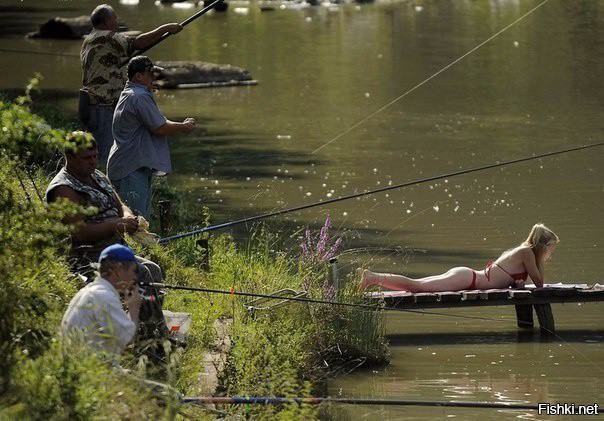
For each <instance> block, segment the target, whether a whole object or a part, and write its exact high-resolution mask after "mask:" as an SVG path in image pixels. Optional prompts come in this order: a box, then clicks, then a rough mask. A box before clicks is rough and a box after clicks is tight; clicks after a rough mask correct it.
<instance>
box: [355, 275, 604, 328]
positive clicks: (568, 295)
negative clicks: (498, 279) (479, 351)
mask: <svg viewBox="0 0 604 421" xmlns="http://www.w3.org/2000/svg"><path fill="white" fill-rule="evenodd" d="M365 296H366V297H367V298H370V299H371V300H373V301H379V302H382V303H383V304H384V306H385V307H387V308H389V309H398V310H422V309H434V308H458V307H482V306H504V305H513V306H515V308H516V318H517V321H518V327H519V328H532V327H533V325H534V323H533V308H534V309H535V313H536V314H537V318H538V320H539V326H540V328H541V332H542V333H553V332H554V331H555V321H554V315H553V313H552V308H551V304H555V303H586V302H598V301H604V286H601V285H598V284H596V285H595V286H593V287H591V288H588V286H587V285H585V284H564V285H563V284H548V285H545V286H544V287H543V288H527V289H509V288H508V289H488V290H468V291H458V292H451V291H446V292H420V293H411V292H406V291H380V292H367V293H365Z"/></svg>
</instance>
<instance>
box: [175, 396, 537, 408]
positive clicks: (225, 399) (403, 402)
mask: <svg viewBox="0 0 604 421" xmlns="http://www.w3.org/2000/svg"><path fill="white" fill-rule="evenodd" d="M182 403H185V404H186V403H193V404H216V403H219V404H259V405H283V404H292V403H295V404H299V405H300V404H307V405H320V404H322V403H347V404H354V405H398V406H436V407H449V408H491V409H523V410H527V409H528V410H533V411H535V410H538V409H539V405H538V404H531V403H526V404H522V403H520V404H519V403H507V402H471V401H467V402H455V401H423V400H422V401H420V400H407V399H368V398H318V397H310V398H282V397H271V396H217V397H214V396H207V397H206V396H199V397H184V398H182Z"/></svg>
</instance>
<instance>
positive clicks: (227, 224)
mask: <svg viewBox="0 0 604 421" xmlns="http://www.w3.org/2000/svg"><path fill="white" fill-rule="evenodd" d="M602 145H604V142H599V143H592V144H589V145H582V146H576V147H573V148H567V149H562V150H558V151H554V152H547V153H542V154H539V155H533V156H529V157H524V158H517V159H512V160H509V161H503V162H496V163H493V164H488V165H483V166H480V167H474V168H467V169H463V170H459V171H453V172H450V173H446V174H441V175H436V176H433V177H427V178H421V179H418V180H413V181H409V182H406V183H401V184H396V185H394V186H387V187H381V188H379V189H375V190H369V191H364V192H362V193H354V194H349V195H346V196H341V197H337V198H335V199H328V200H324V201H321V202H315V203H309V204H307V205H301V206H296V207H292V208H288V209H282V210H278V211H275V212H269V213H265V214H261V215H256V216H251V217H249V218H242V219H238V220H235V221H231V222H224V223H222V224H217V225H212V226H209V227H205V228H200V229H197V230H193V231H189V232H185V233H182V234H177V235H172V236H170V237H165V238H161V239H160V240H159V241H158V243H159V244H165V243H169V242H170V241H174V240H178V239H180V238H185V237H190V236H192V235H197V234H202V233H204V232H209V231H215V230H218V229H222V228H228V227H232V226H234V225H239V224H244V223H247V222H253V221H259V220H261V219H266V218H270V217H273V216H278V215H284V214H287V213H291V212H296V211H301V210H305V209H310V208H314V207H317V206H325V205H329V204H332V203H336V202H341V201H344V200H349V199H356V198H357V197H363V196H369V195H372V194H376V193H382V192H385V191H389V190H394V189H400V188H403V187H409V186H415V185H418V184H423V183H428V182H431V181H436V180H441V179H443V178H450V177H455V176H458V175H463V174H470V173H473V172H478V171H484V170H488V169H492V168H498V167H503V166H506V165H512V164H518V163H520V162H526V161H532V160H535V159H539V158H545V157H550V156H554V155H560V154H564V153H568V152H575V151H580V150H583V149H589V148H595V147H597V146H602Z"/></svg>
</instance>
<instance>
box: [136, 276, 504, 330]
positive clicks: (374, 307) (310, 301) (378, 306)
mask: <svg viewBox="0 0 604 421" xmlns="http://www.w3.org/2000/svg"><path fill="white" fill-rule="evenodd" d="M139 285H140V286H141V287H155V288H167V289H177V290H184V291H193V292H207V293H210V294H223V295H239V296H243V297H255V298H270V299H275V300H283V301H287V300H289V301H298V302H302V303H308V304H325V305H332V306H338V307H353V308H362V309H366V310H371V311H376V310H383V311H402V312H406V313H414V314H421V315H431V316H447V317H455V318H459V319H475V320H488V321H502V322H503V321H507V320H506V319H492V318H488V317H478V316H463V315H460V314H449V313H447V314H444V313H438V312H436V311H426V310H412V309H404V308H398V307H386V306H383V305H381V303H377V304H361V303H344V302H342V301H328V300H315V299H312V298H302V297H291V296H282V295H275V294H260V293H254V292H243V291H236V290H235V288H231V289H230V290H229V291H227V290H223V289H211V288H200V287H190V286H184V285H171V284H164V283H161V282H140V283H139Z"/></svg>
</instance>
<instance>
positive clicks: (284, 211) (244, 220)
mask: <svg viewBox="0 0 604 421" xmlns="http://www.w3.org/2000/svg"><path fill="white" fill-rule="evenodd" d="M546 1H547V0H546ZM602 145H604V142H599V143H592V144H589V145H582V146H575V147H572V148H567V149H562V150H558V151H553V152H546V153H543V154H539V155H533V156H529V157H524V158H517V159H512V160H509V161H503V162H496V163H493V164H488V165H483V166H480V167H474V168H467V169H463V170H459V171H453V172H450V173H446V174H441V175H436V176H432V177H427V178H422V179H417V180H413V181H408V182H406V183H401V184H396V185H394V186H387V187H382V188H379V189H375V190H369V191H364V192H361V193H354V194H349V195H346V196H341V197H337V198H334V199H328V200H323V201H320V202H315V203H309V204H307V205H301V206H296V207H292V208H287V209H282V210H279V211H274V212H269V213H265V214H261V215H256V216H252V217H248V218H242V219H238V220H235V221H230V222H224V223H222V224H217V225H212V226H209V227H205V228H200V229H197V230H193V231H189V232H185V233H182V234H177V235H173V236H170V237H165V238H161V239H160V240H159V241H158V243H159V244H165V243H168V242H171V241H174V240H178V239H180V238H185V237H190V236H192V235H197V234H202V233H204V232H210V231H215V230H218V229H223V228H228V227H232V226H234V225H239V224H243V223H248V222H253V221H258V220H261V219H266V218H270V217H273V216H279V215H284V214H287V213H291V212H296V211H301V210H305V209H310V208H314V207H317V206H325V205H329V204H332V203H336V202H341V201H344V200H349V199H355V198H357V197H363V196H369V195H372V194H376V193H381V192H385V191H389V190H395V189H400V188H403V187H409V186H414V185H417V184H423V183H427V182H430V181H436V180H441V179H443V178H450V177H455V176H458V175H463V174H470V173H473V172H478V171H484V170H488V169H492V168H498V167H503V166H506V165H512V164H517V163H520V162H526V161H532V160H535V159H539V158H545V157H549V156H554V155H560V154H564V153H568V152H575V151H579V150H583V149H589V148H595V147H598V146H602Z"/></svg>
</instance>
